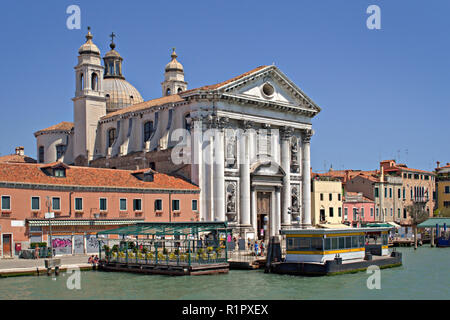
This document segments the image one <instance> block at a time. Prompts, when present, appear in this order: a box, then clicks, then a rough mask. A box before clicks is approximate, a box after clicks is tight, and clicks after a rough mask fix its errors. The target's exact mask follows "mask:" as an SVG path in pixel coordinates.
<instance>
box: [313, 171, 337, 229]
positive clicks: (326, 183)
mask: <svg viewBox="0 0 450 320" xmlns="http://www.w3.org/2000/svg"><path fill="white" fill-rule="evenodd" d="M311 189H312V190H311V223H312V224H313V225H314V226H315V225H322V226H325V225H328V224H331V225H330V227H332V225H340V224H341V223H342V183H341V181H340V180H338V179H335V178H332V177H323V176H322V177H319V176H315V177H314V178H313V179H312V181H311Z"/></svg>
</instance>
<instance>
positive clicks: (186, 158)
mask: <svg viewBox="0 0 450 320" xmlns="http://www.w3.org/2000/svg"><path fill="white" fill-rule="evenodd" d="M86 39H87V41H86V43H84V44H83V45H82V46H81V47H80V49H79V56H78V64H77V66H76V67H75V76H76V90H75V97H74V98H73V99H72V100H73V104H74V122H73V123H70V122H62V123H60V124H58V125H55V126H52V127H49V128H47V129H43V130H40V131H38V132H36V133H35V136H36V140H37V148H38V160H39V162H54V161H62V162H64V163H67V164H74V165H83V166H92V167H104V168H117V169H133V170H136V169H143V168H149V169H152V170H156V171H160V172H163V173H167V174H171V175H176V176H181V177H183V178H184V179H186V180H188V181H190V182H192V183H194V184H196V185H198V186H199V187H200V190H201V192H200V199H199V201H200V205H199V211H200V214H199V219H200V220H202V221H227V222H228V224H229V226H230V227H233V228H234V230H235V232H236V233H239V234H240V235H241V236H242V237H245V239H246V238H254V239H257V238H258V239H261V238H267V237H268V236H270V235H276V234H278V233H279V230H280V229H281V228H290V227H292V226H294V225H297V226H299V225H302V226H305V227H307V226H310V225H311V187H310V186H311V177H310V140H311V136H312V134H313V130H312V124H311V119H312V118H313V117H314V116H316V115H317V114H318V113H319V112H320V108H319V107H318V106H317V105H316V104H315V103H314V102H313V101H312V100H311V99H310V98H309V97H308V96H307V95H306V94H305V93H304V92H302V90H301V89H300V88H298V87H297V86H296V85H295V84H294V83H293V82H292V81H291V80H289V79H288V78H287V77H286V75H285V74H284V73H282V72H281V70H279V69H278V68H277V67H276V66H274V65H270V66H260V67H257V68H255V69H253V70H251V71H248V72H246V73H243V74H241V75H239V76H237V77H234V78H232V79H229V80H227V81H224V82H221V83H218V84H213V85H206V86H203V87H199V88H196V89H188V87H187V82H186V81H185V80H184V68H183V66H182V65H181V63H179V62H178V61H177V55H176V53H175V50H174V51H173V53H172V56H171V61H170V62H169V63H168V64H167V65H166V68H165V73H164V81H163V82H162V84H161V85H162V97H160V98H157V99H152V100H149V101H143V99H142V97H141V95H140V94H139V92H138V91H137V90H136V89H135V88H134V87H133V86H132V85H131V84H129V83H128V82H127V81H125V78H124V76H123V73H122V62H123V59H122V57H121V56H120V54H119V53H118V52H117V51H116V50H115V45H114V43H113V42H112V43H111V51H109V52H108V53H106V54H105V56H104V57H103V64H102V61H101V60H102V59H101V57H100V51H99V50H98V48H97V46H96V45H95V44H94V43H93V42H92V34H91V33H90V31H89V32H88V35H87V36H86Z"/></svg>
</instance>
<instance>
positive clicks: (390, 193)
mask: <svg viewBox="0 0 450 320" xmlns="http://www.w3.org/2000/svg"><path fill="white" fill-rule="evenodd" d="M389 198H392V188H389Z"/></svg>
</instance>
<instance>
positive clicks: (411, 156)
mask: <svg viewBox="0 0 450 320" xmlns="http://www.w3.org/2000/svg"><path fill="white" fill-rule="evenodd" d="M70 5H78V6H79V7H80V9H81V29H73V30H70V29H68V28H67V26H66V21H67V19H68V18H69V16H70V14H68V13H66V10H67V8H68V7H69V6H70ZM370 5H378V6H379V8H380V12H381V29H379V30H377V29H372V30H371V29H368V28H367V25H366V21H367V19H368V18H369V17H370V16H371V14H368V13H367V12H366V10H367V8H368V7H369V6H370ZM1 7H2V8H1V10H0V26H1V28H0V41H1V42H2V45H1V52H0V61H1V75H2V76H1V77H0V88H1V89H0V98H1V100H0V101H1V109H2V117H1V118H0V137H1V138H0V139H1V140H0V141H1V143H0V155H6V154H11V153H14V149H15V147H16V146H24V147H25V154H27V155H29V156H31V157H34V158H36V141H35V138H34V135H33V133H34V132H36V131H38V130H40V129H43V128H47V127H49V126H51V125H54V124H57V123H59V122H61V121H73V109H72V108H73V104H72V100H71V99H72V98H73V97H74V93H75V75H74V66H75V65H76V64H77V55H78V48H79V47H80V46H81V45H82V44H83V43H84V41H85V34H86V28H87V26H90V27H91V32H92V34H93V35H94V39H93V41H94V43H95V44H96V45H97V46H98V47H99V49H100V51H101V53H102V55H103V54H104V53H106V52H107V51H108V50H109V42H110V38H109V36H108V35H109V34H111V32H114V33H115V34H116V35H117V37H116V38H115V43H116V50H117V51H118V52H119V53H120V54H121V56H122V57H123V58H124V63H123V74H124V76H125V77H126V79H127V81H129V82H130V83H131V84H132V85H134V86H135V87H136V88H137V89H138V90H139V92H140V93H141V95H142V96H143V98H144V100H149V99H153V98H158V97H160V96H161V82H162V81H163V72H164V67H165V65H166V64H167V63H168V62H169V60H170V53H171V48H172V47H176V52H177V54H178V61H180V62H181V63H182V64H183V66H184V70H185V79H186V81H188V88H196V87H199V86H203V85H209V84H214V83H218V82H221V81H224V80H227V79H229V78H232V77H234V76H237V75H239V74H242V73H244V72H246V71H249V70H251V69H253V68H255V67H257V66H260V65H270V64H272V63H274V64H275V65H276V66H277V67H278V68H280V70H282V71H283V73H285V74H286V75H287V76H288V77H289V78H290V79H291V80H292V81H293V82H294V83H296V84H297V85H298V86H299V87H300V88H301V89H302V90H303V92H305V93H306V94H307V95H308V96H309V97H310V98H311V99H312V100H313V101H314V102H315V103H316V104H317V105H319V106H320V107H321V109H322V111H321V112H320V113H319V114H318V115H317V116H316V117H315V118H314V119H313V122H312V123H313V129H314V131H315V135H314V136H313V138H312V140H311V165H312V168H313V171H315V172H323V171H327V170H328V169H329V168H330V167H331V166H332V167H333V169H334V170H338V169H339V170H340V169H361V170H369V169H375V168H378V167H379V161H380V160H386V159H395V160H396V161H398V162H401V163H406V164H407V165H408V167H411V168H417V169H423V170H433V169H434V168H435V167H436V161H440V162H441V163H444V164H445V163H447V162H450V108H449V103H450V90H449V85H450V81H449V80H450V79H449V78H450V60H449V58H450V32H449V31H450V19H448V16H449V15H450V1H447V0H434V1H411V0H408V1H406V0H396V1H375V0H371V1H364V0H314V1H313V0H310V1H303V0H296V1H284V0H278V1H265V0H258V1H256V0H255V1H254V0H245V1H242V0H241V1H235V0H228V1H214V0H208V1H204V0H191V1H186V0H184V1H177V0H172V1H155V0H152V1H132V0H129V1H120V2H119V1H111V0H109V1H100V0H97V1H75V0H71V1H66V0H57V1H56V0H53V1H2V4H1Z"/></svg>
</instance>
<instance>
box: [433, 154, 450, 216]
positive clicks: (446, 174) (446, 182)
mask: <svg viewBox="0 0 450 320" xmlns="http://www.w3.org/2000/svg"><path fill="white" fill-rule="evenodd" d="M436 208H437V209H438V210H439V211H449V212H450V163H447V165H446V166H443V167H441V166H440V165H439V162H438V163H437V168H436Z"/></svg>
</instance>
